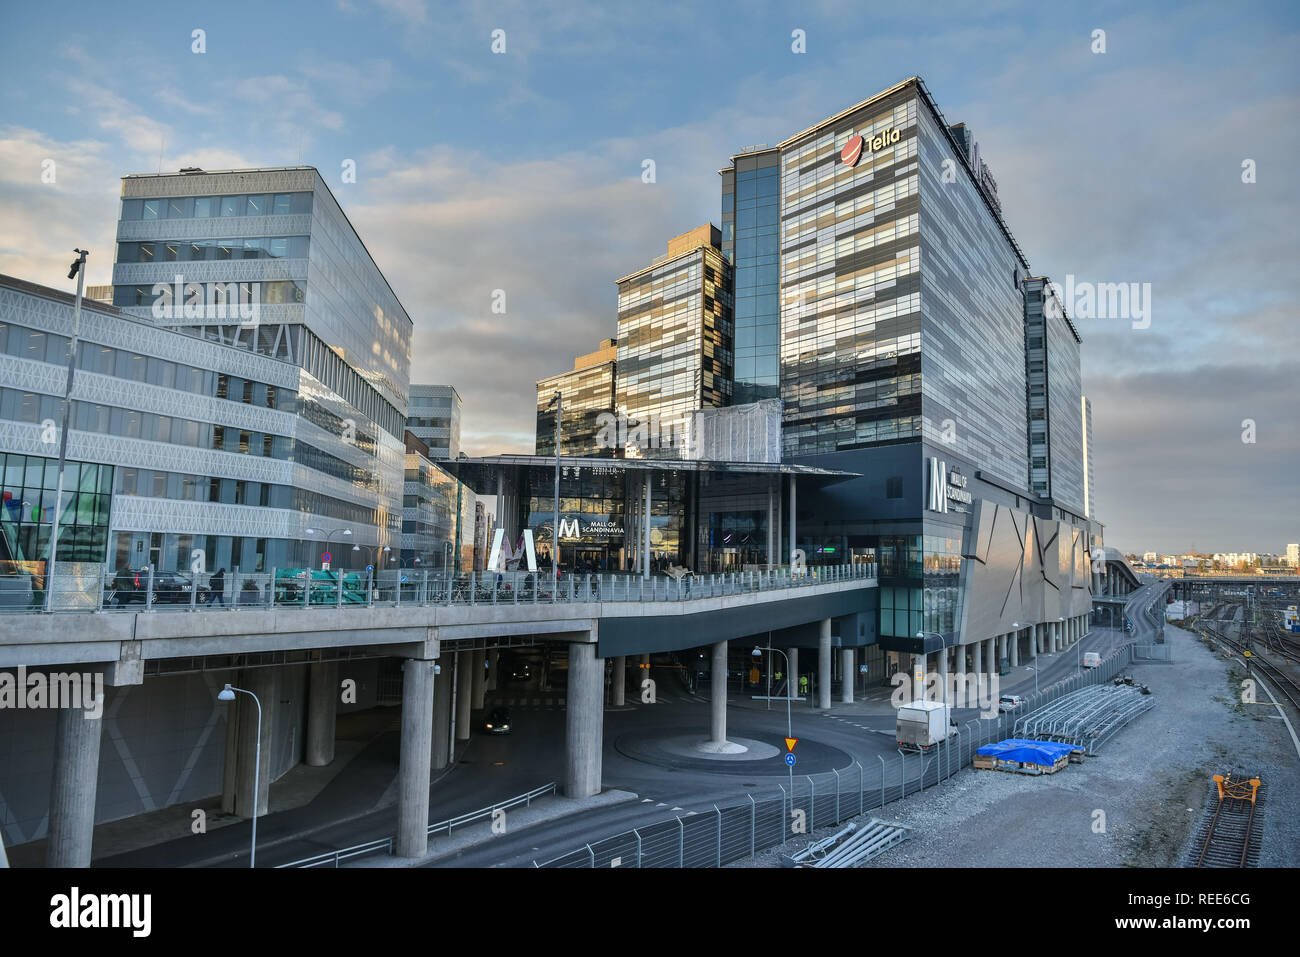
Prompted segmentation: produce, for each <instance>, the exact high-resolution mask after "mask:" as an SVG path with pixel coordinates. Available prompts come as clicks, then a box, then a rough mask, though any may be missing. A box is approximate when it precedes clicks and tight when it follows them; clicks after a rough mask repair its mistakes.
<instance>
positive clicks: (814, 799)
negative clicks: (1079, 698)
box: [533, 642, 1150, 868]
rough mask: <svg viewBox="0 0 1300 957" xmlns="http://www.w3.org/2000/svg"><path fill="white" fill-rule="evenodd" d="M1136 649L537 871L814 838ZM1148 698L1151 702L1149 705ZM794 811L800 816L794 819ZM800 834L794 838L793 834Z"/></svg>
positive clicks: (686, 860) (740, 850) (901, 792)
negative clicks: (763, 791)
mask: <svg viewBox="0 0 1300 957" xmlns="http://www.w3.org/2000/svg"><path fill="white" fill-rule="evenodd" d="M1132 649H1133V644H1132V643H1131V642H1130V643H1125V644H1123V645H1120V646H1119V647H1118V648H1117V649H1115V653H1114V654H1113V655H1112V656H1111V657H1109V658H1107V659H1105V660H1104V661H1103V662H1102V663H1101V664H1100V665H1099V666H1097V667H1096V668H1092V669H1090V670H1088V671H1085V672H1083V673H1081V674H1077V675H1075V676H1073V677H1071V678H1069V679H1066V680H1064V681H1060V682H1057V683H1056V684H1055V685H1053V686H1051V687H1049V688H1046V689H1044V690H1043V691H1041V692H1038V693H1035V694H1030V695H1026V696H1025V697H1026V699H1027V700H1026V704H1024V705H1022V706H1021V707H1022V708H1023V709H1024V711H1023V712H1020V714H1017V712H1019V711H1020V709H1017V712H1006V713H1000V714H999V715H998V717H997V718H983V719H972V720H970V721H967V722H966V723H965V724H964V725H962V726H961V727H960V728H959V729H958V731H957V732H956V733H955V734H952V735H950V736H949V737H948V739H947V740H945V741H944V742H943V743H941V744H939V745H937V746H936V747H935V748H934V749H933V750H931V751H929V752H927V753H924V754H908V755H894V756H891V757H889V758H886V757H885V756H884V755H878V756H877V757H878V760H879V764H878V765H874V764H871V762H868V764H869V765H870V766H871V770H870V772H869V771H868V770H867V768H866V767H864V766H863V765H862V763H861V762H858V761H854V762H853V764H852V765H850V766H849V767H848V768H845V769H843V770H836V771H830V772H827V773H824V774H812V775H803V776H802V777H797V778H795V779H794V782H793V787H792V788H787V787H786V785H785V784H777V785H776V788H777V790H779V792H780V793H779V794H777V793H774V792H769V793H768V794H767V795H766V796H764V797H761V798H755V796H754V795H753V794H748V795H746V799H747V800H746V801H745V802H743V803H740V804H736V805H729V806H727V807H718V806H717V805H716V804H715V805H714V807H713V810H712V811H704V812H702V813H699V814H685V815H678V816H676V817H673V818H671V819H668V820H665V821H660V822H658V823H656V824H651V825H648V826H646V827H639V828H634V829H632V830H630V831H624V832H622V833H621V834H615V835H614V836H612V837H608V838H605V839H603V840H600V841H593V842H591V843H589V844H587V845H585V846H583V847H582V848H579V849H578V850H575V851H571V852H569V853H568V854H563V855H561V856H559V857H556V858H552V859H551V860H549V861H545V862H542V863H538V862H537V861H534V862H533V866H534V867H589V868H595V867H721V866H722V865H723V864H727V863H730V862H732V861H737V860H741V859H742V858H746V857H752V856H753V855H754V854H756V853H758V852H759V851H763V850H767V849H769V848H772V847H776V846H778V845H782V844H785V843H787V842H788V841H789V840H790V839H791V838H792V837H797V836H800V835H802V834H811V833H813V831H814V830H815V829H816V828H819V827H830V826H834V825H838V824H842V823H844V822H845V821H847V820H848V819H850V818H853V817H858V816H861V815H863V814H865V813H867V812H868V811H875V810H880V809H883V808H884V807H885V806H886V805H888V804H890V803H892V802H894V801H897V800H900V799H901V798H904V797H906V796H907V795H909V794H914V793H916V792H918V791H921V790H923V789H925V788H931V787H934V786H936V785H938V784H940V783H941V782H943V781H945V780H947V779H948V778H950V777H951V776H952V775H954V774H956V773H957V772H958V771H960V770H962V769H963V768H965V767H968V766H969V765H970V764H971V762H972V761H973V760H974V756H975V752H976V751H977V750H978V749H979V748H981V747H983V746H984V745H986V744H990V743H992V742H994V741H1001V740H1003V739H1004V738H1007V737H1010V736H1011V734H1012V731H1013V728H1014V727H1015V724H1016V721H1017V719H1018V718H1021V717H1024V716H1025V715H1026V714H1032V713H1033V712H1034V711H1035V710H1036V709H1038V708H1042V707H1045V706H1046V705H1048V704H1050V703H1051V702H1053V701H1055V700H1057V699H1059V698H1061V697H1062V696H1064V695H1068V694H1069V693H1071V692H1074V691H1078V690H1079V689H1080V688H1084V687H1089V686H1093V685H1099V684H1102V683H1104V682H1109V681H1110V680H1112V679H1113V678H1114V677H1115V675H1116V674H1118V673H1119V672H1120V671H1121V670H1122V669H1124V668H1127V667H1128V666H1129V665H1130V664H1131V663H1132ZM1147 700H1150V699H1147ZM796 812H798V813H797V814H796ZM795 827H797V828H799V829H800V830H798V831H797V832H796V831H795V830H792V828H795Z"/></svg>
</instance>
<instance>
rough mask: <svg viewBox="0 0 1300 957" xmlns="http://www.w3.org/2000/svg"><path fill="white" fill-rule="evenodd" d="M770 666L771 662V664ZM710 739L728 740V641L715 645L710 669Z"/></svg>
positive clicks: (722, 742) (723, 742) (718, 742)
mask: <svg viewBox="0 0 1300 957" xmlns="http://www.w3.org/2000/svg"><path fill="white" fill-rule="evenodd" d="M769 667H770V664H769ZM709 696H710V702H711V704H710V708H709V741H711V742H712V743H713V744H725V743H726V741H727V643H726V642H725V641H719V642H716V643H715V644H714V645H713V662H712V668H711V669H710V671H709Z"/></svg>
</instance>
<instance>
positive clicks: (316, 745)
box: [303, 661, 339, 768]
mask: <svg viewBox="0 0 1300 957" xmlns="http://www.w3.org/2000/svg"><path fill="white" fill-rule="evenodd" d="M307 679H308V685H307V740H306V742H304V748H303V750H304V753H305V758H306V762H305V763H306V764H308V765H310V766H311V767H313V768H323V767H324V766H325V765H327V764H329V763H330V762H331V761H333V760H334V722H335V719H336V718H337V716H338V711H339V663H338V662H337V661H317V662H313V663H312V665H311V666H310V668H309V669H308V676H307Z"/></svg>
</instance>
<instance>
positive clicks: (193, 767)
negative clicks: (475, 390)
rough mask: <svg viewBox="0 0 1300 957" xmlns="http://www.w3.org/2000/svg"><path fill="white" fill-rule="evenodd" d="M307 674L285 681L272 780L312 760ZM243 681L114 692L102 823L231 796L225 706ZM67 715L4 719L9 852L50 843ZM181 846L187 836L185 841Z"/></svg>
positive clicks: (166, 682)
mask: <svg viewBox="0 0 1300 957" xmlns="http://www.w3.org/2000/svg"><path fill="white" fill-rule="evenodd" d="M306 673H307V669H306V666H305V665H296V666H292V667H286V668H284V669H283V671H282V674H281V685H280V688H281V690H280V700H279V701H278V702H265V701H264V702H263V703H262V705H263V707H264V708H267V709H268V710H269V709H270V708H274V709H275V714H276V721H277V724H276V729H275V731H276V736H275V744H274V747H273V748H272V752H271V755H270V756H269V757H268V767H269V769H270V773H271V775H272V780H275V779H276V778H278V777H280V776H281V775H283V774H284V773H285V772H286V771H288V770H289V769H290V768H292V767H293V766H294V765H296V764H297V763H298V762H299V761H300V760H301V758H302V750H303V738H304V733H305V725H304V718H305V709H306ZM234 674H235V673H234V672H208V673H206V674H201V675H199V674H193V675H176V676H172V677H163V678H146V679H145V682H144V684H142V685H130V686H125V687H120V688H105V689H104V692H105V698H106V700H105V703H104V717H103V719H102V720H103V721H104V728H103V740H102V743H101V745H100V755H99V785H98V794H97V796H96V805H95V822H96V823H97V824H102V823H105V822H107V821H115V820H119V819H121V818H125V817H131V816H133V815H136V814H142V813H144V812H146V811H154V810H158V809H160V808H164V807H169V806H171V805H174V804H183V803H185V802H186V801H197V800H200V799H203V798H206V797H211V796H212V795H215V794H220V793H221V772H222V767H223V765H224V762H225V752H226V713H227V709H228V708H229V705H226V704H223V703H222V702H219V701H217V692H218V691H220V690H221V687H222V685H223V684H224V683H225V682H226V681H231V682H232V683H233V682H235V679H234V677H233V675H234ZM56 716H57V712H56V711H54V710H52V709H49V710H35V711H33V710H27V709H21V710H19V709H9V708H6V709H3V710H0V826H2V827H3V829H4V840H5V844H6V846H10V847H12V846H16V845H18V844H23V843H26V842H27V841H33V840H38V839H40V838H42V837H44V836H45V835H46V830H47V828H48V823H49V822H48V819H47V814H48V809H49V800H50V781H51V776H52V774H53V761H54V726H55V720H56ZM178 836H181V835H178Z"/></svg>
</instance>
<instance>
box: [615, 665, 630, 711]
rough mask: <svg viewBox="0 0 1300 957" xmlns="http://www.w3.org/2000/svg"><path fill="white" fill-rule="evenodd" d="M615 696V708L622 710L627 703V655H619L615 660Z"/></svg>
mask: <svg viewBox="0 0 1300 957" xmlns="http://www.w3.org/2000/svg"><path fill="white" fill-rule="evenodd" d="M613 681H614V696H613V702H612V703H613V705H614V707H615V708H621V707H623V705H625V704H626V703H627V655H619V656H618V657H617V658H615V659H614V674H613Z"/></svg>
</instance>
